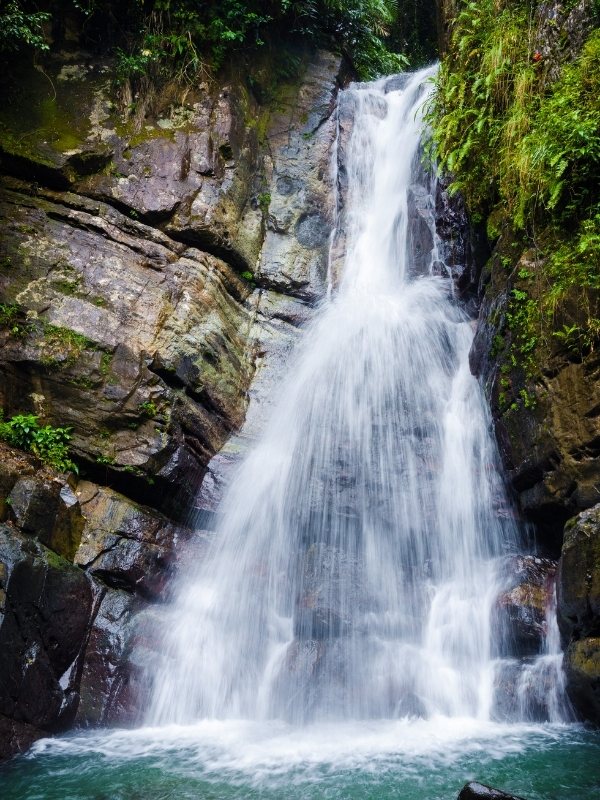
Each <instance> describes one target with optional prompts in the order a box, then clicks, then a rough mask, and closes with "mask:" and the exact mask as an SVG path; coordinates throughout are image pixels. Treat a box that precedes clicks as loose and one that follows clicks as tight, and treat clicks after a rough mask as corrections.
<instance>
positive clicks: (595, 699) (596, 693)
mask: <svg viewBox="0 0 600 800" xmlns="http://www.w3.org/2000/svg"><path fill="white" fill-rule="evenodd" d="M564 668H565V674H566V679H567V692H568V693H569V697H570V698H571V701H572V703H573V705H574V706H575V708H576V709H577V711H578V713H579V715H580V716H581V718H582V719H585V720H589V721H590V722H593V723H595V724H596V725H598V724H600V637H597V636H589V637H585V638H583V639H579V640H578V641H574V642H571V644H570V645H569V647H568V648H567V651H566V653H565V661H564Z"/></svg>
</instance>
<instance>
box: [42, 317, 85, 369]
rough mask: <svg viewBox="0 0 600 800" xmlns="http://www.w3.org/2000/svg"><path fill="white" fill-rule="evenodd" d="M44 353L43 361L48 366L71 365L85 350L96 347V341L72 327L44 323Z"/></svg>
mask: <svg viewBox="0 0 600 800" xmlns="http://www.w3.org/2000/svg"><path fill="white" fill-rule="evenodd" d="M42 345H43V351H44V352H43V355H42V357H41V359H40V361H41V363H42V364H44V366H46V367H60V366H70V365H72V364H74V363H75V362H76V361H77V359H78V358H79V357H80V355H81V354H82V353H83V351H84V350H87V349H90V348H94V347H95V345H94V343H93V342H92V341H91V340H90V339H88V338H87V336H83V334H81V333H77V331H74V330H72V329H71V328H62V327H59V326H57V325H50V324H48V323H44V324H43V342H42Z"/></svg>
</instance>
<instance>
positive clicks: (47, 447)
mask: <svg viewBox="0 0 600 800" xmlns="http://www.w3.org/2000/svg"><path fill="white" fill-rule="evenodd" d="M0 439H3V440H4V441H5V442H8V443H9V444H11V445H13V447H18V448H19V449H21V450H28V451H29V452H31V453H33V454H34V455H36V456H37V457H38V458H39V459H40V461H43V462H44V464H48V465H49V466H51V467H54V469H57V470H59V471H60V472H75V473H77V472H78V471H79V470H78V468H77V465H76V464H75V463H74V462H73V461H72V460H71V459H70V458H69V441H70V440H71V428H54V427H52V426H51V425H44V426H40V424H39V422H38V417H37V415H35V414H16V415H15V416H14V417H11V419H9V420H7V421H4V420H0Z"/></svg>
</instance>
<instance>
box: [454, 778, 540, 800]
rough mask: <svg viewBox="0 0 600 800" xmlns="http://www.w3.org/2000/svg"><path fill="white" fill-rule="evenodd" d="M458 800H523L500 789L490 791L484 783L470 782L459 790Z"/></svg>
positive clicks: (490, 788) (489, 787)
mask: <svg viewBox="0 0 600 800" xmlns="http://www.w3.org/2000/svg"><path fill="white" fill-rule="evenodd" d="M458 800H524V799H523V798H522V797H519V796H517V795H516V794H507V793H506V792H502V791H500V789H492V787H491V786H486V785H485V784H484V783H477V782H476V781H471V783H467V784H465V785H464V786H463V788H462V789H461V791H460V793H459V795H458Z"/></svg>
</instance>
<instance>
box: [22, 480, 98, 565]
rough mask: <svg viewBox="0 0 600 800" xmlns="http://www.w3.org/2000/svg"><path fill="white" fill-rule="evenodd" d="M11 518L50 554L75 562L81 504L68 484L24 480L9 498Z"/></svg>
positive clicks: (81, 523) (80, 528) (79, 535)
mask: <svg viewBox="0 0 600 800" xmlns="http://www.w3.org/2000/svg"><path fill="white" fill-rule="evenodd" d="M8 502H9V504H10V512H11V518H12V519H14V522H15V524H16V525H17V526H18V528H19V529H20V530H21V531H23V533H27V534H30V535H32V536H36V537H37V538H38V539H39V540H40V542H42V543H43V544H45V545H46V546H47V547H49V548H50V549H51V550H54V551H55V552H56V553H58V554H59V555H61V556H63V557H64V558H66V559H67V560H68V561H72V560H73V556H74V555H75V552H76V550H77V548H78V546H79V541H80V539H81V532H82V530H83V517H82V515H81V509H80V507H79V502H78V500H77V497H76V496H75V494H74V492H73V490H72V488H71V487H70V486H69V484H68V483H67V482H66V481H65V480H61V479H59V478H54V479H52V480H44V479H42V478H33V477H24V478H19V480H17V482H16V483H15V485H14V487H13V489H12V491H11V492H10V495H9V496H8Z"/></svg>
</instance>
